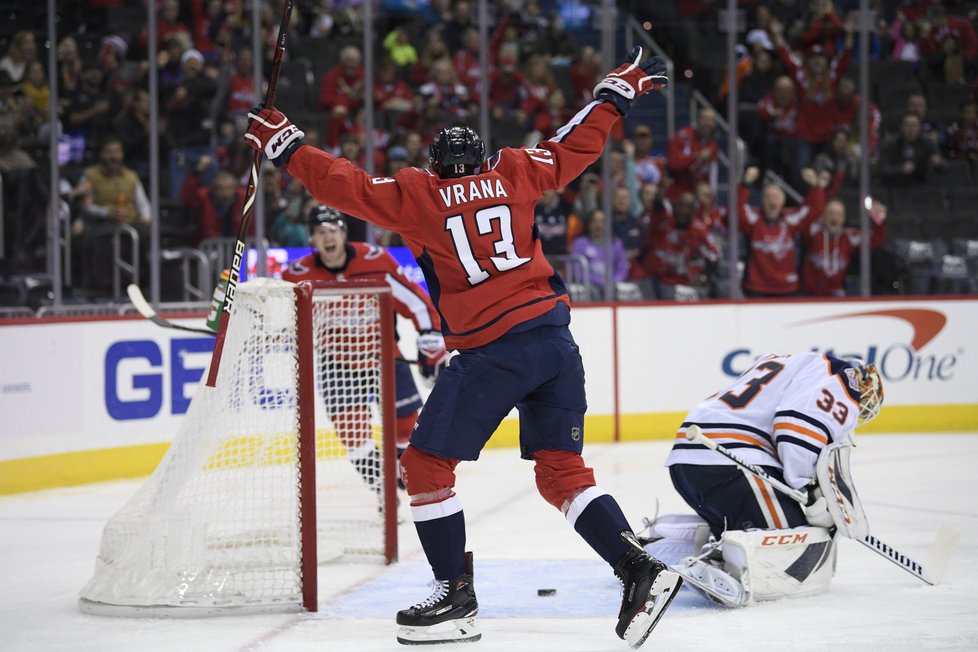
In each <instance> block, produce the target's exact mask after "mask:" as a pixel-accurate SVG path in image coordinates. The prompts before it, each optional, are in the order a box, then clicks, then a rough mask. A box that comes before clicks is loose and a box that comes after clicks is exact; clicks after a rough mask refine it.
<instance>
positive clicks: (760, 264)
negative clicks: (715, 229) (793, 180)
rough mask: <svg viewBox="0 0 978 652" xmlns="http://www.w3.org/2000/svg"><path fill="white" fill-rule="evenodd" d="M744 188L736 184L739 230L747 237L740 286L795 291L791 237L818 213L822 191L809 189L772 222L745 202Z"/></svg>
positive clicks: (795, 261) (794, 245) (794, 244)
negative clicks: (801, 202) (744, 271)
mask: <svg viewBox="0 0 978 652" xmlns="http://www.w3.org/2000/svg"><path fill="white" fill-rule="evenodd" d="M748 193H749V191H748V189H747V188H745V187H744V186H741V187H740V231H741V232H742V233H743V234H744V236H745V237H747V238H748V239H749V240H750V249H749V250H748V253H747V278H746V279H745V280H744V289H745V290H748V291H750V292H757V293H759V294H771V295H779V294H794V293H795V292H797V291H798V251H797V247H798V245H797V242H796V240H795V237H796V236H797V235H798V234H799V233H801V231H802V230H803V229H806V228H808V226H809V225H810V224H811V223H812V222H813V221H814V220H815V219H817V218H818V216H819V215H821V214H822V210H823V209H824V208H825V192H824V191H823V190H822V189H821V188H818V187H816V188H812V189H811V190H810V191H809V192H808V196H807V197H805V203H804V205H802V206H798V207H797V208H786V209H784V210H782V211H781V216H780V217H779V218H778V219H777V220H776V221H774V222H768V221H767V220H766V219H764V216H763V215H762V214H761V211H760V209H758V208H755V207H753V206H751V205H750V204H748V203H747V196H748Z"/></svg>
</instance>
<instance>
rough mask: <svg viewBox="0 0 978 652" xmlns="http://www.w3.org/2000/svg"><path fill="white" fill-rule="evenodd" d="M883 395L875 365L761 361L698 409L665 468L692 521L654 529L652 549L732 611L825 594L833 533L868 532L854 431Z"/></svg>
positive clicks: (793, 358)
mask: <svg viewBox="0 0 978 652" xmlns="http://www.w3.org/2000/svg"><path fill="white" fill-rule="evenodd" d="M882 400H883V388H882V383H881V381H880V377H879V373H878V371H877V370H876V368H875V366H873V365H863V364H862V363H860V362H858V361H850V360H842V359H840V358H836V357H833V356H831V355H821V354H816V353H798V354H794V355H770V356H766V357H763V358H760V359H759V360H757V361H756V362H755V364H754V365H753V366H752V367H751V368H750V369H748V370H747V371H746V372H744V373H743V374H742V375H741V376H740V377H739V378H737V379H736V380H735V381H734V382H733V383H731V384H730V385H729V386H727V387H725V388H724V389H722V390H720V391H719V392H717V393H716V394H714V395H712V396H710V397H709V398H707V399H706V400H705V401H703V402H702V403H700V404H699V405H697V406H696V407H695V408H693V410H692V411H691V412H690V413H689V415H688V416H687V418H686V420H685V421H684V423H683V424H682V426H681V427H680V430H679V433H678V434H677V437H676V442H675V444H674V446H673V449H672V451H671V452H670V454H669V456H668V458H667V459H666V466H668V467H669V473H670V476H671V478H672V482H673V486H674V487H675V488H676V491H678V492H679V494H680V495H681V496H682V497H683V499H684V500H685V501H686V502H687V504H689V506H690V507H692V508H693V510H694V511H695V512H696V516H691V515H690V516H681V515H667V516H663V517H661V518H659V519H656V521H655V522H654V523H652V524H650V526H649V532H648V536H647V537H646V540H645V541H646V544H647V547H648V549H649V551H650V552H651V553H652V554H654V555H656V556H657V557H659V558H660V559H664V560H666V561H672V562H676V565H677V568H679V569H682V572H683V574H684V575H685V576H686V577H687V579H688V580H689V583H690V584H692V585H693V586H695V587H697V588H700V589H702V590H703V591H704V592H705V593H707V595H709V596H710V597H712V598H713V599H715V600H717V601H719V602H721V603H722V604H726V605H728V606H743V605H745V604H747V603H748V602H750V601H751V600H765V599H777V598H781V597H789V596H800V595H811V594H813V593H818V592H821V591H824V590H825V589H827V588H828V585H829V582H830V581H831V578H832V575H833V573H834V569H835V546H834V536H835V535H836V534H841V535H843V536H849V537H860V536H863V535H864V534H866V533H867V532H868V525H867V522H866V517H865V514H864V513H863V510H862V506H861V504H860V502H859V497H858V494H857V493H856V491H855V487H854V485H853V483H852V476H851V473H850V470H849V452H850V450H851V445H852V431H853V429H854V428H855V427H856V426H857V425H860V424H862V423H865V422H867V421H869V420H870V419H872V418H874V417H875V416H876V415H877V414H878V412H879V409H880V406H881V405H882ZM694 424H695V425H697V426H699V428H700V429H701V431H702V434H703V436H705V437H707V438H709V439H711V440H713V441H715V442H716V443H718V444H721V445H722V446H723V447H724V448H725V449H727V450H728V451H730V452H732V453H735V454H736V455H737V457H739V458H740V459H742V460H743V461H745V462H747V463H749V464H751V465H755V466H758V467H761V468H762V469H763V470H764V471H765V472H766V473H767V474H768V475H769V476H771V477H773V478H776V479H777V480H779V481H782V482H784V483H786V484H787V485H789V486H790V487H792V488H794V489H798V490H801V491H803V492H807V493H808V496H809V500H808V502H807V505H802V504H800V503H798V502H796V501H795V500H793V499H792V498H789V497H787V496H785V495H783V494H781V493H779V492H777V491H775V490H774V489H773V488H772V487H771V486H770V485H768V484H767V483H766V482H765V481H764V480H762V479H761V478H759V477H757V476H755V475H754V474H751V473H749V472H747V471H745V470H743V469H741V468H740V467H739V466H737V465H735V464H734V463H733V462H732V461H731V460H729V459H728V458H726V457H724V456H723V455H721V454H720V453H718V452H717V451H714V450H710V449H709V448H708V447H706V446H704V445H702V444H699V443H695V442H692V441H689V440H687V438H686V429H687V428H689V427H690V426H692V425H694Z"/></svg>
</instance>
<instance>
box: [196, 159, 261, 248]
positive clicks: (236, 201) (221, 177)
mask: <svg viewBox="0 0 978 652" xmlns="http://www.w3.org/2000/svg"><path fill="white" fill-rule="evenodd" d="M180 199H181V200H182V201H183V203H184V205H185V206H186V207H187V209H188V211H189V213H190V216H191V219H192V221H193V223H194V224H195V225H196V229H195V231H194V245H198V244H200V241H201V240H203V239H204V238H221V237H233V236H235V235H237V234H238V229H239V228H240V226H241V213H242V210H243V208H244V201H245V191H244V188H242V187H241V185H240V184H239V183H238V181H237V179H235V178H234V175H233V174H231V173H230V172H228V171H227V170H218V171H217V173H216V174H215V175H214V178H213V180H212V181H211V184H210V186H209V187H208V186H204V185H202V184H201V183H200V174H199V171H195V173H194V174H189V175H187V178H186V180H185V181H184V184H183V188H182V190H181V192H180ZM250 227H251V229H250V233H249V234H250V235H253V234H254V227H255V222H254V221H252V222H251V224H250Z"/></svg>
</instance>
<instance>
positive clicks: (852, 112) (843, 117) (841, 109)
mask: <svg viewBox="0 0 978 652" xmlns="http://www.w3.org/2000/svg"><path fill="white" fill-rule="evenodd" d="M861 102H862V98H861V97H860V96H859V95H857V94H856V82H854V81H852V80H851V79H849V78H848V77H844V78H842V79H840V80H839V87H838V88H837V89H836V92H835V105H834V106H833V110H834V111H835V113H834V119H833V125H834V128H833V133H836V132H838V131H839V130H840V129H845V130H846V131H848V132H849V133H850V134H854V137H856V136H855V135H858V134H859V105H860V103H861ZM868 111H869V135H868V137H867V143H868V144H869V156H870V158H871V159H872V160H876V157H877V156H878V155H879V149H880V124H881V122H882V117H881V115H880V110H879V107H877V106H876V105H875V104H873V103H872V102H870V103H869V107H868Z"/></svg>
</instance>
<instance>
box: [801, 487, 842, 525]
mask: <svg viewBox="0 0 978 652" xmlns="http://www.w3.org/2000/svg"><path fill="white" fill-rule="evenodd" d="M805 520H807V521H808V524H809V525H814V526H815V527H824V528H831V527H834V526H835V522H834V521H833V520H832V515H831V514H829V504H828V502H827V501H826V500H825V496H823V495H822V490H821V489H819V488H818V487H815V488H814V489H811V490H810V491H809V492H808V504H807V505H806V506H805Z"/></svg>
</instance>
